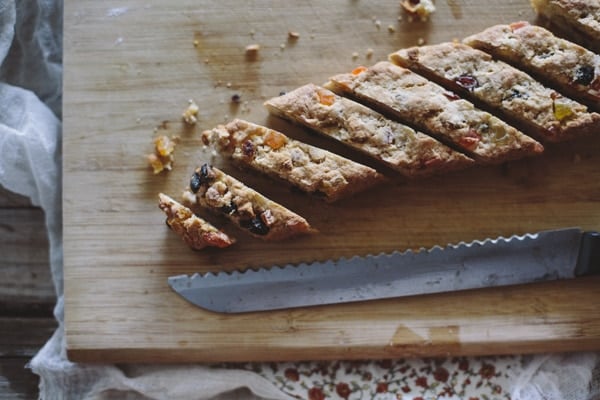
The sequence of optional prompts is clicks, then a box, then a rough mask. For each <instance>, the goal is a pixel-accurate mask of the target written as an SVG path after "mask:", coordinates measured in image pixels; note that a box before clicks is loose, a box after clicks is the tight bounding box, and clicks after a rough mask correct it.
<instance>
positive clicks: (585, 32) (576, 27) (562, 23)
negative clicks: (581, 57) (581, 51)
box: [531, 0, 600, 52]
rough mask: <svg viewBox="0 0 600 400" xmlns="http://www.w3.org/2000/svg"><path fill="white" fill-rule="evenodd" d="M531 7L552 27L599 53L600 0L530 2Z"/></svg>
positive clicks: (541, 0) (543, 0)
mask: <svg viewBox="0 0 600 400" xmlns="http://www.w3.org/2000/svg"><path fill="white" fill-rule="evenodd" d="M531 5H532V6H533V8H534V9H535V10H536V11H537V13H538V14H540V15H542V16H543V17H545V18H547V19H548V20H549V21H550V22H551V24H552V25H553V26H554V27H556V28H558V29H559V30H561V31H564V32H565V33H567V34H568V35H569V36H571V37H572V38H573V39H574V40H576V41H578V42H580V43H581V44H582V45H584V46H586V47H590V48H591V49H592V50H594V51H596V52H600V0H531Z"/></svg>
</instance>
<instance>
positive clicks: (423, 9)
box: [400, 0, 435, 21]
mask: <svg viewBox="0 0 600 400" xmlns="http://www.w3.org/2000/svg"><path fill="white" fill-rule="evenodd" d="M400 5H401V6H402V7H403V8H404V10H406V12H408V13H409V14H411V15H410V16H411V17H412V16H417V17H419V18H420V19H421V21H427V19H428V18H429V16H430V15H431V14H432V13H433V12H435V6H434V5H433V1H432V0H402V1H401V2H400ZM410 21H412V18H411V19H410Z"/></svg>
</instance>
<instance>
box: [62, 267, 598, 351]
mask: <svg viewBox="0 0 600 400" xmlns="http://www.w3.org/2000/svg"><path fill="white" fill-rule="evenodd" d="M599 301H600V276H596V277H586V278H577V279H570V280H566V281H565V280H562V281H553V282H543V283H534V284H527V285H518V286H510V287H500V288H492V289H489V288H488V289H478V290H471V291H468V292H453V293H441V294H434V295H426V296H413V297H407V298H403V299H391V300H382V301H380V303H381V304H380V305H379V306H380V307H384V309H385V307H396V309H397V310H398V328H397V329H396V331H395V333H394V335H393V337H391V338H390V340H389V342H388V343H369V342H368V338H365V337H360V335H359V334H358V333H357V332H347V333H346V334H347V335H348V338H347V340H346V341H345V342H340V343H339V344H337V345H335V346H330V345H318V346H315V347H309V348H306V347H305V346H298V347H297V348H294V347H291V346H272V345H271V346H267V345H265V344H264V343H263V344H261V343H255V344H252V343H244V344H235V343H232V344H231V345H228V346H226V347H224V346H211V345H210V343H207V344H206V345H205V346H204V347H202V346H198V345H197V344H189V343H187V342H183V341H180V342H179V343H178V346H177V347H163V348H161V347H158V348H157V347H153V348H151V349H150V348H133V347H129V348H127V347H124V348H117V349H115V351H112V352H110V353H108V352H106V350H105V349H103V348H101V346H100V348H85V347H84V346H81V345H78V344H76V343H75V342H76V341H77V339H76V335H74V334H73V333H72V332H68V331H67V332H66V340H67V345H66V350H67V356H68V358H69V360H71V361H73V362H98V361H101V362H103V363H105V362H108V363H121V362H131V361H132V360H135V362H153V363H178V362H181V360H185V361H186V362H245V361H256V362H260V361H298V360H339V359H344V360H351V359H382V358H399V357H424V356H426V357H436V356H440V357H447V356H453V355H461V356H485V355H492V354H493V355H508V354H535V353H541V352H545V351H547V350H548V349H549V348H552V349H553V351H556V352H570V351H595V350H597V349H598V348H600V312H599V311H598V309H597V308H595V304H597V303H598V302H599ZM481 303H485V304H490V305H491V307H490V310H489V311H490V312H483V313H482V311H481V308H480V304H481ZM372 304H373V302H371V303H370V304H369V303H368V302H365V303H355V304H354V305H343V306H341V307H345V308H346V309H347V308H349V307H353V308H354V309H355V310H354V311H352V313H354V312H356V313H360V312H362V311H365V312H370V313H371V314H372V315H371V318H369V319H370V320H374V323H376V319H377V315H376V312H375V311H373V310H374V308H372ZM492 305H493V306H492ZM437 306H439V307H437ZM336 307H340V306H336V305H334V306H323V307H318V308H319V309H318V310H316V312H315V313H312V312H311V310H310V309H308V308H304V309H301V310H300V309H299V310H300V311H299V312H295V311H293V310H292V311H281V312H279V311H278V312H268V313H266V314H265V315H267V314H268V318H269V319H287V323H288V324H291V326H290V329H289V330H288V331H286V332H281V331H278V332H274V333H273V334H277V335H281V334H288V335H295V334H297V332H295V331H294V329H293V324H294V318H296V317H297V318H302V319H304V320H305V321H302V323H303V324H310V323H311V321H310V320H311V318H314V319H315V322H318V321H317V319H318V320H322V318H323V316H328V315H330V316H332V318H335V315H336ZM449 309H450V310H452V309H453V310H454V311H453V312H451V313H450V314H451V315H448V313H447V310H449ZM338 310H339V309H338ZM387 310H388V312H387V313H386V317H389V308H387ZM518 310H522V311H525V312H523V313H521V314H519V313H516V312H515V311H518ZM200 312H204V311H203V310H200ZM278 313H279V314H280V315H277V314H278ZM256 316H257V318H261V316H260V314H256ZM225 318H236V316H235V315H232V316H225ZM265 318H267V317H265ZM403 318H405V319H406V320H411V321H415V320H418V321H419V329H417V330H415V329H411V328H410V327H408V326H406V325H404V324H403V323H402V319H403ZM440 321H444V322H443V325H437V324H438V323H439V322H440ZM333 322H335V321H331V322H330V323H333ZM423 330H425V331H426V332H427V337H424V336H423V335H422V332H423ZM481 330H484V331H485V334H483V335H482V332H481ZM517 332H518V333H519V334H518V335H517ZM420 333H421V334H420Z"/></svg>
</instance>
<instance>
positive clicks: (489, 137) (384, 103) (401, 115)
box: [326, 61, 543, 163]
mask: <svg viewBox="0 0 600 400" xmlns="http://www.w3.org/2000/svg"><path fill="white" fill-rule="evenodd" d="M326 87H327V88H331V89H332V90H334V91H337V92H339V93H341V94H345V95H348V96H350V97H354V98H356V99H358V100H359V101H361V102H364V103H365V104H368V105H369V106H371V107H373V108H375V109H377V110H378V111H381V112H382V113H384V114H386V115H390V116H392V117H394V118H397V119H399V120H400V121H401V122H403V123H406V124H409V125H410V124H412V125H414V126H415V127H416V128H417V129H420V130H423V131H425V132H426V133H428V134H431V135H433V136H435V137H437V138H439V139H440V140H442V141H444V142H446V143H447V144H450V145H452V146H455V147H457V148H459V149H461V150H462V151H464V152H466V153H467V154H468V155H470V156H472V157H474V158H475V159H476V160H478V161H479V162H483V163H501V162H504V161H507V160H512V159H517V158H521V157H525V156H532V155H536V154H539V153H541V152H542V151H543V146H542V145H541V144H539V143H538V142H537V141H535V140H533V139H532V138H530V137H528V136H526V135H524V134H523V133H521V132H520V131H518V130H517V129H515V128H513V127H511V126H510V125H507V124H506V123H505V122H503V121H502V120H500V119H499V118H497V117H494V116H493V115H491V114H490V113H487V112H485V111H482V110H480V109H478V108H476V107H475V106H474V105H473V103H471V102H469V101H466V100H464V99H461V98H460V97H459V96H457V95H456V94H455V93H453V92H451V91H448V90H446V89H444V88H443V87H441V86H439V85H437V84H435V83H433V82H431V81H430V80H428V79H425V78H424V77H422V76H420V75H418V74H416V73H414V72H412V71H410V70H409V69H406V68H403V67H399V66H397V65H394V64H392V63H390V62H386V61H382V62H379V63H377V64H375V65H374V66H372V67H369V68H364V67H361V68H357V69H355V70H354V71H352V73H348V74H341V75H337V76H334V77H332V78H330V81H329V82H328V83H327V85H326Z"/></svg>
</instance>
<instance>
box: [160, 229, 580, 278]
mask: <svg viewBox="0 0 600 400" xmlns="http://www.w3.org/2000/svg"><path fill="white" fill-rule="evenodd" d="M574 229H577V230H580V228H576V227H572V228H564V229H552V230H545V231H540V232H536V233H525V234H523V235H518V234H515V235H511V236H508V237H506V236H498V237H496V238H487V239H483V240H473V241H470V242H465V241H461V242H459V243H455V244H448V245H446V246H445V247H442V246H440V245H435V246H433V247H431V248H425V247H421V248H419V249H417V250H413V249H407V250H404V251H400V250H395V251H393V252H381V253H378V254H366V255H354V256H351V257H340V258H335V259H327V260H315V261H310V262H300V263H288V264H284V265H273V266H261V267H257V268H254V267H248V268H246V269H244V270H239V269H234V270H231V271H207V272H204V273H200V272H195V273H193V274H191V275H190V274H181V275H177V276H172V277H170V278H169V279H186V278H187V279H188V280H190V281H194V280H196V279H202V280H212V279H219V278H225V277H235V276H239V275H245V274H256V273H261V271H262V272H264V271H272V270H275V269H278V270H288V269H292V268H293V269H298V268H310V267H311V266H316V265H322V264H324V263H334V264H335V263H338V262H350V261H355V260H369V259H374V258H377V259H378V258H382V257H397V256H403V255H409V254H414V255H418V254H423V253H428V254H433V253H437V252H441V251H446V250H449V249H451V250H459V249H461V248H471V247H474V246H479V247H481V246H486V245H490V244H497V243H499V242H505V243H510V242H512V241H515V240H516V241H521V242H522V241H526V240H535V239H537V238H539V237H540V235H542V234H544V233H547V232H559V231H569V230H574Z"/></svg>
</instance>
